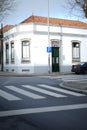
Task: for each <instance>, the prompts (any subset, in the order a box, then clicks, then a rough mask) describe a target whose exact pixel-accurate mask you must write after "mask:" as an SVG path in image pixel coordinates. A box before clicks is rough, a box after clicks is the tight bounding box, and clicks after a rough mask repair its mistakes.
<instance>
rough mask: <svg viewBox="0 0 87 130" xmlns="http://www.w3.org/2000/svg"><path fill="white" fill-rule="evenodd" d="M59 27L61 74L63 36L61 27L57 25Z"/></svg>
mask: <svg viewBox="0 0 87 130" xmlns="http://www.w3.org/2000/svg"><path fill="white" fill-rule="evenodd" d="M59 27H60V72H62V70H61V65H62V63H63V62H62V61H63V56H62V55H63V48H62V36H63V30H62V25H61V24H59Z"/></svg>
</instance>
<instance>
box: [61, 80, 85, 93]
mask: <svg viewBox="0 0 87 130" xmlns="http://www.w3.org/2000/svg"><path fill="white" fill-rule="evenodd" d="M60 86H61V87H62V88H65V89H68V90H72V91H75V92H80V93H84V94H87V80H85V81H80V80H79V81H69V82H63V83H61V84H60Z"/></svg>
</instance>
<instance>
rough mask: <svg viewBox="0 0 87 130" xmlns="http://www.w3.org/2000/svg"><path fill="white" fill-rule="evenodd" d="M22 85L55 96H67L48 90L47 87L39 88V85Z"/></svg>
mask: <svg viewBox="0 0 87 130" xmlns="http://www.w3.org/2000/svg"><path fill="white" fill-rule="evenodd" d="M22 86H23V87H25V88H28V89H32V90H35V91H38V92H41V93H44V94H47V95H50V96H53V97H66V96H65V95H62V94H57V93H54V92H51V91H48V90H45V89H42V88H37V87H34V86H30V85H22Z"/></svg>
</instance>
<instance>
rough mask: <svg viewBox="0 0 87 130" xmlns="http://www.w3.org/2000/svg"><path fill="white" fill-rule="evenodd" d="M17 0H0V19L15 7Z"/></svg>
mask: <svg viewBox="0 0 87 130" xmlns="http://www.w3.org/2000/svg"><path fill="white" fill-rule="evenodd" d="M14 5H15V0H0V20H2V19H3V17H4V16H5V15H8V14H9V13H10V12H11V10H13V9H14V7H15V6H14Z"/></svg>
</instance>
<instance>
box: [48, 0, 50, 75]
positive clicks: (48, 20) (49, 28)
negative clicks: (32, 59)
mask: <svg viewBox="0 0 87 130" xmlns="http://www.w3.org/2000/svg"><path fill="white" fill-rule="evenodd" d="M49 24H50V19H49V0H48V48H49V47H50V25H49ZM48 73H50V52H48Z"/></svg>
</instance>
